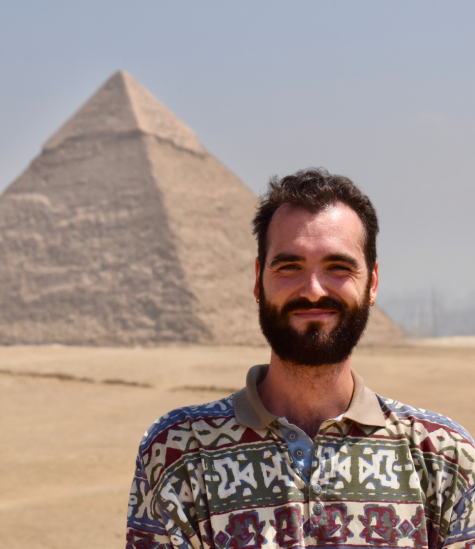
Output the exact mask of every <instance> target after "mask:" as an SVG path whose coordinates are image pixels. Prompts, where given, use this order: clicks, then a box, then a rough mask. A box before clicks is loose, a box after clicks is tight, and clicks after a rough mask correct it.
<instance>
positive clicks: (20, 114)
mask: <svg viewBox="0 0 475 549" xmlns="http://www.w3.org/2000/svg"><path fill="white" fill-rule="evenodd" d="M474 24H475V3H474V2H470V1H458V0H452V1H450V2H449V1H448V0H445V1H443V2H442V1H438V0H428V1H424V0H417V1H416V2H415V1H414V0H398V1H397V2H389V1H387V0H386V1H385V0H358V1H357V2H356V1H355V0H308V1H303V0H292V1H291V0H286V1H281V0H239V1H237V0H236V1H234V2H231V1H229V0H228V1H223V0H199V1H197V0H169V1H162V0H150V1H145V0H135V1H134V2H132V1H130V0H129V1H128V2H125V1H123V0H94V1H91V0H82V1H81V2H64V1H59V0H57V1H52V0H42V1H41V2H31V0H28V1H25V0H15V2H8V3H7V2H3V3H2V13H1V17H0V69H1V84H0V98H1V101H0V122H1V124H0V155H1V156H0V158H1V162H0V190H2V189H4V188H5V187H6V186H7V185H8V184H10V183H11V182H12V181H13V180H14V179H15V178H16V177H17V176H18V175H19V174H20V173H21V172H22V171H23V170H24V169H25V168H26V166H27V164H28V163H29V162H30V161H31V160H32V158H33V157H34V156H36V155H37V154H38V153H39V151H40V149H41V146H42V144H43V143H44V142H45V141H46V140H47V138H48V137H49V136H50V135H51V134H52V133H54V132H55V131H56V129H57V128H58V127H59V126H60V125H61V124H62V123H63V122H64V121H65V120H66V119H67V118H69V117H70V116H71V115H72V114H73V112H74V111H75V110H77V109H78V107H79V106H80V105H81V104H82V103H83V102H84V101H85V100H86V99H87V98H88V97H89V96H90V95H91V94H92V93H93V92H94V91H96V89H97V88H98V87H99V86H100V85H101V84H102V83H103V82H104V80H106V79H107V78H108V77H109V76H110V75H111V74H112V73H113V72H115V71H116V70H118V69H124V70H126V71H128V72H129V73H131V74H132V75H133V76H134V77H135V78H136V79H137V80H138V81H139V82H141V83H142V84H143V85H144V86H146V87H147V88H148V89H149V90H150V91H151V92H152V93H153V94H154V95H156V96H157V97H158V98H159V99H160V100H161V101H162V102H163V103H164V104H165V105H166V106H168V107H169V108H170V109H171V110H172V111H173V112H175V114H177V115H178V116H179V117H180V118H181V119H182V120H183V121H184V122H185V123H187V124H188V125H189V126H190V127H191V128H193V129H194V131H195V132H196V133H197V135H198V138H199V139H200V141H201V142H202V143H203V144H204V145H205V146H206V147H207V148H208V150H209V151H210V152H212V153H213V154H215V155H216V156H217V157H218V158H219V159H220V160H221V161H222V162H223V163H224V164H226V165H227V166H228V167H229V168H230V169H231V170H232V171H233V172H234V173H235V174H237V175H238V176H239V177H240V178H241V179H242V180H243V181H244V182H245V183H246V184H247V185H248V186H249V187H251V188H252V189H253V190H255V191H256V192H259V191H262V190H263V189H264V188H265V184H266V182H267V180H268V178H269V176H270V175H273V174H278V175H280V176H282V175H286V174H288V173H291V172H294V171H296V170H297V169H299V168H304V167H308V166H323V167H326V168H327V169H329V170H330V171H332V172H335V173H340V174H344V175H347V176H349V177H351V178H352V179H353V180H354V181H355V182H356V183H358V184H359V185H360V187H361V188H362V189H363V190H364V191H365V192H367V193H368V194H369V195H370V197H371V198H372V199H373V201H374V203H375V205H376V207H377V210H378V213H379V216H380V220H381V236H380V239H379V256H380V264H381V293H380V300H379V303H380V304H382V305H383V307H384V306H385V304H386V305H387V307H389V308H391V303H392V302H394V298H395V297H397V298H398V299H404V298H407V297H411V296H417V295H421V293H427V292H430V290H431V289H432V288H435V289H436V290H437V292H438V294H439V295H441V296H443V299H444V300H445V302H446V303H448V304H449V305H450V304H454V305H455V304H456V303H463V302H464V301H466V300H468V299H469V298H473V299H474V301H475V276H474V275H475V254H474V248H475V246H474V244H473V237H474V234H475V215H474V214H473V209H474V203H475V185H474V183H475V175H474V172H475V170H474V168H475V166H474V164H475V152H474V145H475V101H474V98H475V70H474V69H475V63H474V62H475V33H474V31H473V28H474ZM389 312H391V311H389Z"/></svg>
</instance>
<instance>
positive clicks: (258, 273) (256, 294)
mask: <svg viewBox="0 0 475 549" xmlns="http://www.w3.org/2000/svg"><path fill="white" fill-rule="evenodd" d="M255 268H256V282H255V283H254V297H255V298H256V299H259V290H260V284H259V279H260V276H261V267H260V265H259V259H257V257H256V264H255Z"/></svg>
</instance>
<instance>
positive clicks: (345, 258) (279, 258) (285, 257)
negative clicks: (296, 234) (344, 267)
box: [269, 252, 360, 270]
mask: <svg viewBox="0 0 475 549" xmlns="http://www.w3.org/2000/svg"><path fill="white" fill-rule="evenodd" d="M294 261H305V257H304V256H303V255H297V254H288V253H285V252H282V253H280V254H277V255H276V256H274V258H273V259H272V261H271V263H270V265H269V267H270V268H271V269H272V268H273V267H275V266H276V265H279V264H280V263H292V262H294ZM324 261H327V262H331V261H340V262H341V263H347V264H348V265H351V266H352V267H353V269H356V270H358V269H359V268H360V265H359V263H358V262H357V261H356V259H355V258H354V257H352V256H351V255H348V254H330V255H327V256H326V257H325V258H324Z"/></svg>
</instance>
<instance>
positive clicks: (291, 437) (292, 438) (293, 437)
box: [287, 431, 299, 442]
mask: <svg viewBox="0 0 475 549" xmlns="http://www.w3.org/2000/svg"><path fill="white" fill-rule="evenodd" d="M287 438H288V439H289V440H290V442H295V441H296V440H297V439H298V438H299V436H298V434H297V433H296V432H295V431H289V432H288V433H287Z"/></svg>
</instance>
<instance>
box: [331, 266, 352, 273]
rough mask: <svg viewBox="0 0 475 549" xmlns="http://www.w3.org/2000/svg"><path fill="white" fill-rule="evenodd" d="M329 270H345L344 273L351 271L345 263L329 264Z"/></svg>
mask: <svg viewBox="0 0 475 549" xmlns="http://www.w3.org/2000/svg"><path fill="white" fill-rule="evenodd" d="M329 270H330V271H335V272H338V271H340V272H345V273H349V272H350V271H351V269H350V268H349V267H347V266H346V265H331V267H329Z"/></svg>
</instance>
